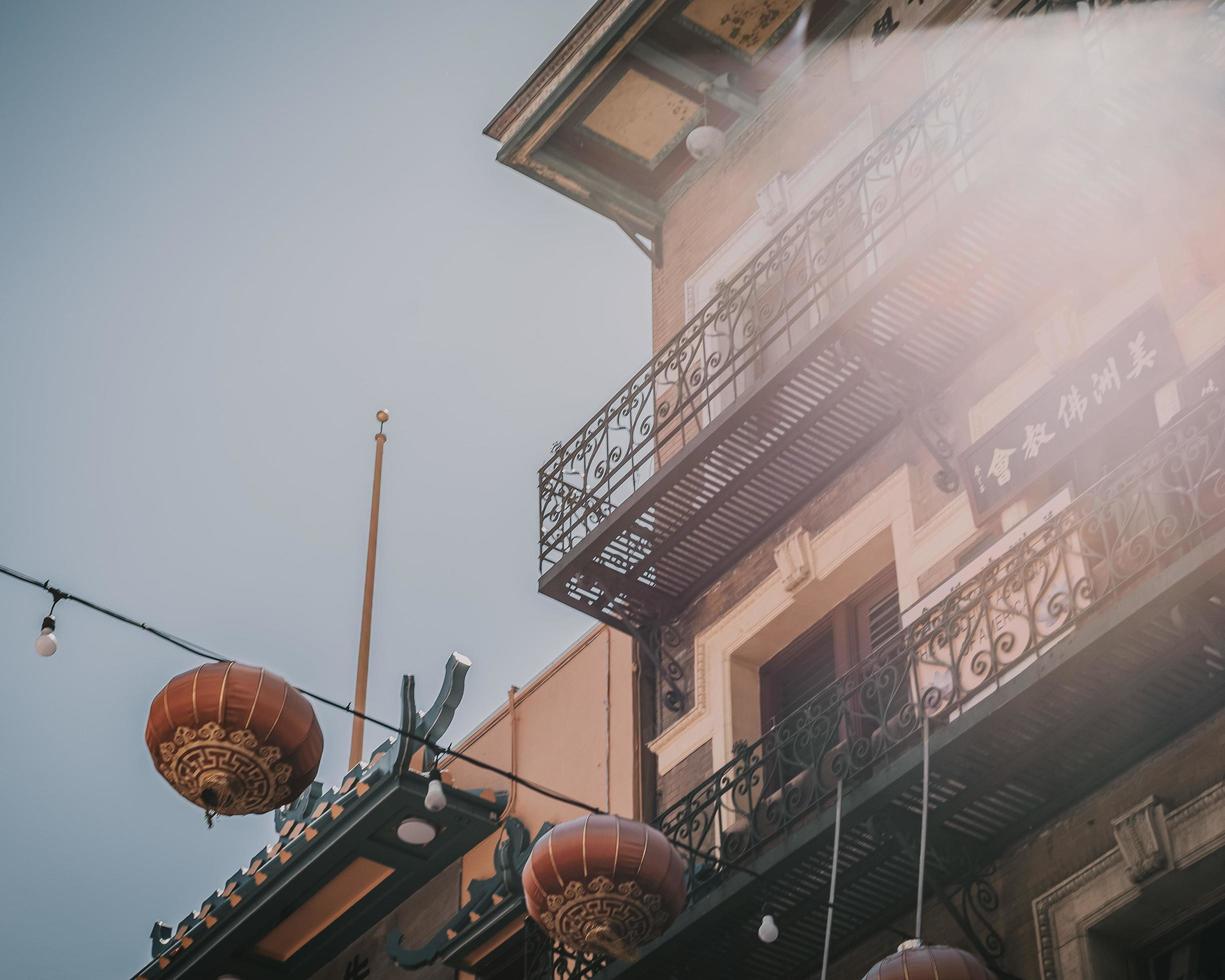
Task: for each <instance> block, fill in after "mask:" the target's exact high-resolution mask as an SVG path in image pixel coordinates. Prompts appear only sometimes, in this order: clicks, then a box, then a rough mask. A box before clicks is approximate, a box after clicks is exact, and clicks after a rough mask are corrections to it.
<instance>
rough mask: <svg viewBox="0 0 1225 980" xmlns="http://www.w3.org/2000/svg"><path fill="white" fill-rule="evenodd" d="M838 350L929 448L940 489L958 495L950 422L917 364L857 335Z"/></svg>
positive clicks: (842, 341) (841, 342)
mask: <svg viewBox="0 0 1225 980" xmlns="http://www.w3.org/2000/svg"><path fill="white" fill-rule="evenodd" d="M836 347H837V349H838V350H839V351H840V353H841V356H842V359H843V361H844V362H845V363H847V364H852V365H855V366H857V367H862V368H863V370H865V371H866V372H867V373H868V376H869V377H870V378H871V379H872V381H873V382H874V383H875V384H876V386H877V388H878V389H879V390H880V392H881V394H882V395H884V397H885V398H887V399H888V400H889V402H890V404H891V405H892V406H893V407H894V408H895V409H897V411H898V412H899V413H900V414H901V416H902V417H903V418H904V419H905V420H906V423H907V424H908V425H909V426H910V428H911V430H912V431H913V432H914V434H915V436H916V437H917V438H918V440H919V441H920V442H921V443H923V445H924V447H926V449H927V451H928V452H929V453H930V454H931V457H932V459H933V460H935V462H936V466H937V470H936V475H935V477H934V478H933V479H934V481H935V484H936V486H937V487H938V488H939V489H941V490H943V491H944V492H945V493H956V492H957V491H958V489H960V487H961V479H960V477H959V476H958V475H957V469H956V467H955V466H954V465H953V457H954V451H953V442H952V439H951V438H950V437H949V436H948V435H947V431H948V418H947V416H945V414H944V411H943V409H942V408H941V406H940V402H939V399H938V397H937V394H936V391H935V386H934V385H933V384H932V382H931V381H930V380H929V379H928V378H926V377H925V376H924V374H923V372H921V371H920V370H919V369H918V368H917V367H916V366H915V365H914V364H911V363H910V362H908V361H904V360H902V359H901V358H899V357H898V356H897V355H896V354H894V353H893V352H892V351H890V350H888V349H887V348H884V347H880V346H878V345H877V344H874V343H872V342H871V341H869V340H866V339H865V338H863V337H860V336H857V335H855V334H847V335H845V336H843V337H842V338H841V339H839V340H838V342H837V344H836Z"/></svg>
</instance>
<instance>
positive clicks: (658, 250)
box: [610, 215, 664, 269]
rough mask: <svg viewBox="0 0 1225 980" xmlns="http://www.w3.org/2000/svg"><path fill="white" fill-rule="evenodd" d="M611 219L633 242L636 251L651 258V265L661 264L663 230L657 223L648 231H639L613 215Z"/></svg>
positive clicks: (662, 257)
mask: <svg viewBox="0 0 1225 980" xmlns="http://www.w3.org/2000/svg"><path fill="white" fill-rule="evenodd" d="M610 217H611V215H610ZM613 221H614V222H616V225H617V227H618V228H620V229H621V230H622V231H623V232H625V234H626V237H627V238H629V240H630V241H631V242H633V243H634V246H635V247H636V248H637V249H638V251H640V252H641V253H642V254H643V255H645V256H646V257H647V258H648V259H650V260H651V265H653V266H654V267H655V268H656V269H658V268H661V267H662V266H663V264H664V245H663V234H662V231H663V230H662V229H661V228H660V226H659V225H656V226H655V227H654V228H652V229H651V230H650V232H649V233H643V232H641V231H635V230H634V229H633V228H631V227H630V226H629V225H627V224H626V223H625V222H624V221H622V220H621V219H620V218H615V217H614V218H613Z"/></svg>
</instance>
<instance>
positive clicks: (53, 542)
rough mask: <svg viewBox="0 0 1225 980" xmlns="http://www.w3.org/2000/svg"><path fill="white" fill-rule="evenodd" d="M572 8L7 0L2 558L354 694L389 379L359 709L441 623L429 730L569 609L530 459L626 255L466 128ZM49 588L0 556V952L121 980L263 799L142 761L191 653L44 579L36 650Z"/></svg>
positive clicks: (586, 382)
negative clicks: (439, 701) (459, 686)
mask: <svg viewBox="0 0 1225 980" xmlns="http://www.w3.org/2000/svg"><path fill="white" fill-rule="evenodd" d="M588 4H589V0H565V2H563V0H516V2H515V3H505V2H492V0H489V2H475V0H469V2H466V3H462V4H449V5H442V6H439V5H428V6H427V5H425V4H423V3H418V2H409V0H403V2H401V3H398V4H397V3H385V2H364V3H361V4H339V3H337V4H318V3H305V2H301V0H298V2H294V3H274V2H271V0H261V2H260V3H240V2H236V0H224V2H214V3H207V4H205V3H155V2H152V0H149V2H142V3H136V2H121V0H111V2H108V3H106V4H101V3H86V2H78V3H75V4H64V3H57V2H51V0H26V2H20V3H18V2H13V0H0V134H3V135H2V136H0V474H3V480H2V481H0V563H2V564H5V565H9V566H12V567H16V568H18V569H21V570H23V571H25V572H28V573H30V574H32V575H34V576H37V577H38V578H40V579H46V578H49V579H51V580H52V581H53V582H55V583H56V584H57V585H59V586H60V587H62V588H64V589H67V590H69V591H74V592H78V593H80V594H82V595H85V596H87V597H89V598H91V599H94V600H96V601H99V602H101V603H103V604H106V605H109V606H112V607H114V608H116V609H119V610H121V611H123V612H126V613H129V614H131V615H133V616H134V617H135V618H137V619H140V620H143V621H147V622H148V623H150V624H153V625H156V626H158V627H161V628H163V629H166V630H169V631H171V632H174V633H177V634H180V635H182V636H185V637H188V638H190V639H192V640H195V641H197V642H199V643H202V644H204V645H206V646H208V647H210V648H212V649H215V650H217V651H219V652H221V653H223V654H225V655H227V656H231V657H233V658H235V659H238V660H242V661H245V662H250V663H255V664H258V665H262V666H266V667H268V668H270V669H272V670H275V671H277V672H279V673H281V674H283V675H285V676H286V677H288V678H289V679H290V680H291V681H292V682H294V683H295V684H298V685H300V686H302V687H306V688H309V689H312V690H317V691H320V692H323V693H327V694H330V695H332V696H334V697H335V698H337V699H338V700H341V701H347V700H349V698H350V697H351V693H352V687H353V670H354V660H355V648H356V640H357V633H358V624H359V617H360V607H361V590H362V574H363V569H364V563H365V547H366V524H367V520H368V508H369V499H370V496H369V495H370V474H371V464H372V459H373V438H372V437H373V433H374V431H375V422H374V418H373V416H374V412H375V410H376V409H378V408H380V407H383V406H386V407H387V408H388V409H390V411H391V413H392V419H391V422H390V423H389V424H388V427H387V433H388V436H389V441H388V443H387V450H386V460H385V466H384V482H383V508H382V529H381V537H380V542H379V556H378V582H377V588H376V596H375V609H374V630H373V652H372V659H371V690H370V702H369V703H370V710H371V711H372V712H373V713H374V714H376V715H381V716H383V717H386V718H389V719H391V720H395V719H396V718H397V717H398V707H397V699H398V689H399V679H400V676H401V674H403V673H407V672H412V673H415V674H416V675H417V677H418V691H419V692H421V693H419V697H420V698H421V699H422V700H424V701H425V702H427V703H428V701H429V700H432V698H433V694H434V692H435V691H436V690H437V686H438V684H439V682H440V681H441V677H442V665H443V662H444V660H445V658H446V655H447V654H448V653H449V652H450V651H451V650H459V651H461V652H463V653H464V654H465V655H467V656H468V657H469V658H470V659H471V660H472V661H473V668H472V671H471V673H470V674H469V687H468V691H467V694H466V696H465V700H464V704H463V706H462V707H461V709H460V712H459V714H458V715H457V718H456V721H455V724H454V725H453V726H452V729H451V734H452V735H455V736H457V735H459V734H462V733H463V732H464V731H467V730H469V729H471V728H472V727H474V726H475V725H476V724H477V723H478V722H479V721H480V720H481V719H482V718H484V717H485V716H486V715H488V714H489V713H490V712H491V711H493V710H495V709H496V708H497V707H498V706H499V705H500V704H501V703H502V702H503V701H504V699H505V697H506V691H507V688H508V687H509V686H510V685H511V684H514V683H519V684H522V683H523V682H525V681H526V680H528V679H529V678H530V677H531V676H532V675H534V674H535V673H536V672H537V671H539V670H540V669H542V668H543V667H544V666H545V665H546V664H548V663H549V662H550V661H551V660H552V659H553V658H554V657H556V656H557V655H558V654H560V653H561V652H562V651H563V650H564V649H565V648H566V647H567V646H568V645H569V643H570V642H571V641H573V640H574V639H575V638H577V637H578V636H579V635H581V633H582V632H583V631H584V630H585V629H586V628H587V627H588V626H589V625H590V624H589V622H588V621H587V620H585V619H584V618H583V617H582V616H581V615H579V614H578V613H576V612H573V611H570V610H568V609H566V608H565V607H564V606H562V605H560V604H558V603H556V602H554V601H553V600H551V599H546V598H544V597H541V596H538V595H537V594H536V575H537V568H536V533H537V528H536V519H537V513H536V506H537V505H536V469H537V468H538V467H539V465H540V464H541V463H542V462H543V461H544V459H545V457H546V456H547V454H548V451H549V447H550V445H551V444H552V443H553V441H554V440H558V439H564V438H566V437H567V436H569V435H570V434H571V433H572V432H573V431H575V430H577V429H578V428H579V427H580V426H581V425H582V423H583V422H584V421H585V420H586V419H587V417H588V416H589V415H590V414H591V413H592V412H593V411H594V410H595V409H596V408H597V407H598V406H599V405H600V404H601V403H602V402H603V400H604V399H605V398H606V397H607V396H608V395H610V394H611V393H612V392H613V391H614V390H615V389H616V387H617V386H618V385H619V384H620V383H621V382H622V381H624V380H625V379H626V378H627V377H628V376H629V375H630V373H631V372H632V371H633V370H634V369H635V368H637V367H638V366H639V365H640V364H641V363H642V362H643V361H645V360H646V358H647V357H648V356H649V343H650V339H649V338H650V328H649V276H650V269H649V266H648V264H647V260H646V259H645V258H644V257H643V256H642V255H641V254H640V253H639V252H638V251H637V250H636V249H635V248H634V246H633V245H632V244H631V243H630V242H629V241H628V240H627V239H626V238H625V237H624V236H623V235H622V233H621V232H620V231H619V230H618V229H617V228H616V227H615V226H614V225H612V224H611V223H610V222H608V221H606V220H604V219H602V218H600V217H598V216H596V215H595V214H593V213H591V212H589V211H586V210H584V209H583V208H581V207H579V206H578V205H576V204H574V203H572V202H569V201H567V200H565V199H563V198H562V197H561V196H560V195H557V194H555V193H553V192H550V191H547V190H545V189H544V188H543V187H541V186H539V185H537V184H535V183H533V182H532V181H530V180H529V179H528V178H526V177H524V176H522V175H519V174H516V173H514V172H512V171H510V170H509V169H507V168H505V167H502V166H500V165H498V164H497V163H495V161H494V153H495V151H496V144H495V143H494V142H493V141H492V140H490V139H489V138H488V137H485V136H483V135H482V134H481V130H482V128H483V127H484V125H485V124H486V123H487V122H488V121H489V120H490V119H491V118H492V117H493V115H494V114H495V113H496V112H497V110H498V109H499V108H500V107H501V106H502V104H503V103H504V102H505V101H506V100H507V99H509V98H510V96H511V95H512V94H513V93H514V91H515V90H516V89H517V87H518V86H519V84H520V83H521V82H523V81H524V80H526V78H527V77H528V75H529V74H530V72H531V71H532V70H533V69H534V68H535V67H536V66H537V65H538V64H539V63H540V61H541V60H542V59H543V58H544V57H545V56H546V55H547V54H548V53H549V51H550V50H552V48H553V46H554V45H555V44H556V43H557V42H559V41H560V40H561V39H562V38H563V37H564V36H565V34H566V32H567V31H568V30H569V29H570V28H571V27H572V26H573V25H574V24H575V23H576V22H577V21H578V19H579V17H580V16H581V15H582V13H583V12H584V10H585V9H586V7H587V6H588ZM440 14H445V16H440ZM47 606H48V600H47V597H46V596H45V595H44V594H43V593H42V592H41V591H39V590H36V589H32V588H29V587H27V586H24V585H20V584H18V583H15V582H12V581H9V580H5V579H0V653H2V655H3V661H2V662H3V670H4V673H3V684H2V689H3V691H4V693H5V695H6V696H5V699H4V707H3V710H0V880H3V881H4V882H5V887H4V889H3V890H0V973H3V974H4V975H5V976H12V977H22V978H25V980H43V978H56V980H58V978H72V980H78V978H91V980H92V978H104V977H126V976H130V975H131V974H132V973H133V972H134V971H135V970H136V969H138V968H139V967H140V966H142V965H143V964H144V962H145V961H146V959H147V958H148V953H149V940H148V934H149V930H150V928H151V927H152V925H153V922H154V921H155V920H157V919H162V920H164V921H168V922H172V923H174V922H178V920H179V919H180V918H182V917H183V916H184V915H186V914H187V913H188V912H190V911H192V910H193V909H195V908H196V907H198V906H199V904H200V902H201V901H202V900H203V899H204V898H205V897H206V896H207V895H208V894H209V893H210V892H212V891H213V890H214V889H215V888H217V887H218V886H220V885H221V884H222V883H224V881H225V879H226V878H227V877H228V876H229V875H230V874H232V873H233V872H234V870H235V869H237V868H238V867H239V866H240V865H243V864H245V863H246V862H247V860H248V859H249V857H250V856H251V855H252V854H253V853H254V852H255V851H257V850H258V849H259V848H261V847H262V846H264V845H265V844H266V843H268V842H269V841H270V840H271V839H272V836H273V830H272V818H271V817H270V816H260V817H248V818H233V819H224V820H220V821H219V822H218V824H217V826H216V828H215V829H213V830H212V831H209V830H207V829H206V828H205V823H204V819H203V815H202V813H201V812H200V811H199V810H198V809H196V808H195V807H193V806H191V805H190V804H188V803H186V802H185V801H183V800H181V799H180V798H178V797H177V796H176V795H175V794H174V793H173V791H172V790H171V789H170V788H169V787H168V786H167V785H166V784H165V783H164V782H163V781H162V780H161V777H160V776H159V775H158V774H157V773H156V771H155V770H154V768H153V765H152V763H151V761H150V759H149V757H148V753H147V750H146V748H145V745H144V738H143V735H144V725H145V717H146V714H147V712H148V706H149V702H150V700H151V699H152V697H153V696H154V695H155V694H156V693H157V692H158V690H159V689H160V688H161V687H162V685H163V684H165V682H166V681H167V680H168V679H169V678H170V677H172V676H174V675H175V674H177V673H180V672H181V671H184V670H188V669H191V668H194V667H195V666H197V665H198V663H199V661H196V660H195V659H193V658H191V657H189V656H188V655H187V654H184V653H182V652H180V651H177V650H175V649H174V648H172V647H169V646H167V645H166V644H164V643H162V642H161V641H159V640H157V639H155V638H153V637H151V636H148V635H145V634H141V633H139V632H136V631H134V630H132V629H130V628H128V627H125V626H122V625H120V624H118V623H114V622H111V621H108V620H106V619H103V618H101V617H99V616H97V615H96V614H94V613H92V612H90V611H89V610H87V609H84V608H82V607H80V606H74V605H71V604H67V605H61V607H60V609H59V610H57V619H58V626H57V634H58V636H59V639H60V650H59V652H58V653H57V654H56V655H55V656H54V657H52V658H50V659H45V660H44V659H41V658H39V657H37V656H36V655H35V654H34V651H33V640H34V637H35V635H36V634H37V632H38V628H39V626H40V623H41V619H42V617H43V615H45V613H46V612H47ZM318 711H319V717H320V722H321V723H322V725H323V729H324V734H325V738H326V741H327V745H326V749H325V752H324V757H323V764H322V766H321V769H320V777H319V778H320V779H321V780H324V781H325V782H327V783H328V784H331V783H334V782H337V781H338V780H339V779H340V778H341V776H342V775H343V771H344V768H345V765H346V762H347V751H348V731H349V724H348V718H347V716H344V715H341V714H338V713H336V712H334V711H332V710H330V709H327V708H322V707H321V708H319V709H318ZM381 737H382V736H381V735H380V734H379V733H377V732H368V736H367V749H369V748H372V747H373V746H374V744H375V743H376V742H377V741H378V740H380V739H381Z"/></svg>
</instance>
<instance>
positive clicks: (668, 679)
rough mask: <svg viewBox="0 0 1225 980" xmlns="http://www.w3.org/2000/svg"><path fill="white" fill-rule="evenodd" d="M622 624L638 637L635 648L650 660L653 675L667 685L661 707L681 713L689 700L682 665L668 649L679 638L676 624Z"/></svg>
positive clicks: (673, 645)
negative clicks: (653, 670)
mask: <svg viewBox="0 0 1225 980" xmlns="http://www.w3.org/2000/svg"><path fill="white" fill-rule="evenodd" d="M625 628H626V629H627V630H629V633H630V635H631V636H633V638H634V639H635V640H636V641H637V644H638V649H639V650H640V651H642V653H643V655H644V656H646V658H647V659H648V660H650V661H651V665H652V666H653V667H654V668H655V674H656V677H657V678H658V679H659V680H662V681H663V684H664V686H665V687H666V688H667V690H665V691H664V692H663V703H664V707H665V708H667V709H668V710H669V711H671V712H673V713H674V714H678V715H683V714H684V713H685V706H686V704H687V703H688V698H687V696H686V693H685V688H684V687H683V686H682V684H683V683H684V680H685V668H684V667H682V666H681V665H680V663H678V662H677V660H676V658H675V657H673V656H672V654H671V653H670V652H669V650H668V647H675V646H676V645H677V644H678V643H679V642H680V632H679V631H678V630H677V628H676V624H675V623H672V624H669V625H666V626H635V625H633V624H632V623H626V624H625Z"/></svg>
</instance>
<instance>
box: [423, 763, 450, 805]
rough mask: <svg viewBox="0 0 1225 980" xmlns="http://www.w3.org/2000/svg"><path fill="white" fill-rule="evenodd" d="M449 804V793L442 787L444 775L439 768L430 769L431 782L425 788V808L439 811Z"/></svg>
mask: <svg viewBox="0 0 1225 980" xmlns="http://www.w3.org/2000/svg"><path fill="white" fill-rule="evenodd" d="M446 805H447V794H446V792H445V791H444V790H443V788H442V776H441V775H439V772H438V770H437V769H431V770H430V784H429V786H427V787H426V790H425V808H426V809H427V810H429V811H430V813H438V812H439V811H440V810H442V809H444V808H445V807H446Z"/></svg>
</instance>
